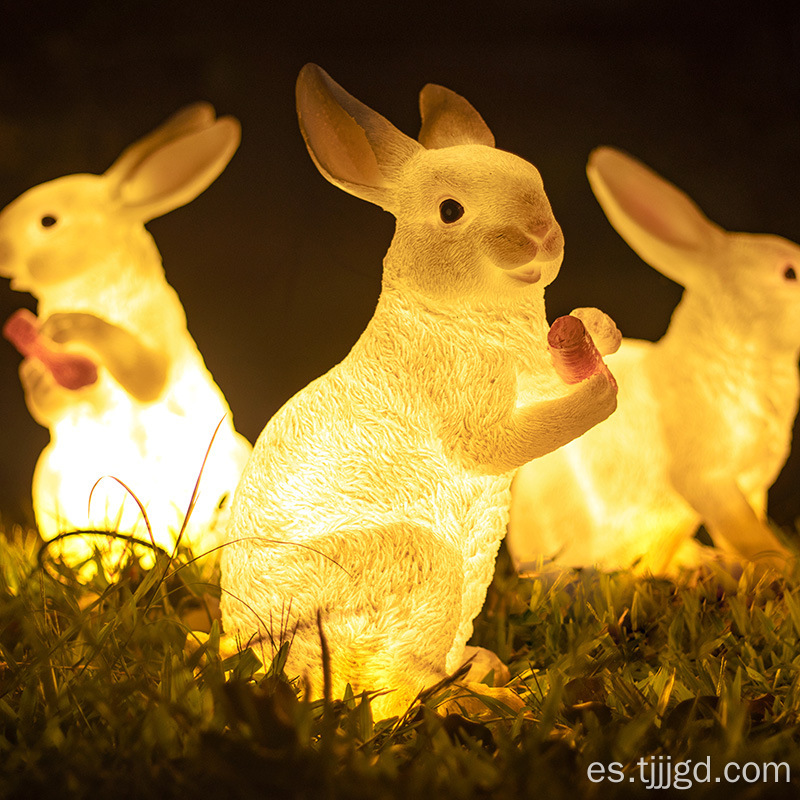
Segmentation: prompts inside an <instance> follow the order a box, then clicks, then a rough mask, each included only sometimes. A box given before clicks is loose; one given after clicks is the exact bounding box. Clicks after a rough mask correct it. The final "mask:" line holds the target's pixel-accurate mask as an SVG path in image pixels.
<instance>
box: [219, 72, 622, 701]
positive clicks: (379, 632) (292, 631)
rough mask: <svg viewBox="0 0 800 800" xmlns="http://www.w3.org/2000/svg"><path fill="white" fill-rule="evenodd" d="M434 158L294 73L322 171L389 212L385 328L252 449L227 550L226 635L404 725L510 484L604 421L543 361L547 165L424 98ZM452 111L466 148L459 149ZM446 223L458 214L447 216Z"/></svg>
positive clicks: (439, 97) (442, 648)
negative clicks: (275, 651) (257, 642)
mask: <svg viewBox="0 0 800 800" xmlns="http://www.w3.org/2000/svg"><path fill="white" fill-rule="evenodd" d="M421 108H422V115H423V129H422V134H421V137H420V138H421V142H422V143H423V145H424V146H422V145H420V144H418V143H417V142H415V141H414V140H412V139H410V138H408V137H406V136H404V135H403V134H401V133H400V132H399V131H398V130H397V129H396V128H394V127H393V126H391V125H390V123H388V122H387V121H386V120H385V119H384V118H383V117H380V116H379V115H377V114H376V113H375V112H372V111H371V110H369V109H368V108H367V107H366V106H363V105H362V104H360V103H359V102H358V101H356V100H355V99H354V98H352V97H351V96H350V95H348V94H347V93H345V92H344V91H343V90H342V89H341V87H339V86H338V85H337V84H335V83H334V82H333V81H332V80H331V79H330V78H329V77H328V76H327V75H326V74H325V73H324V72H322V71H321V70H319V68H317V67H314V66H313V65H309V66H307V67H306V68H304V70H303V71H302V72H301V75H300V78H299V80H298V109H299V116H300V122H301V126H302V128H303V132H304V135H305V138H306V142H307V144H308V147H309V151H310V152H311V155H312V157H313V158H314V160H315V162H316V163H317V166H318V167H319V169H320V171H321V172H322V173H323V175H324V176H325V177H326V178H328V179H329V180H330V181H331V182H333V183H334V184H336V185H338V186H340V187H341V188H344V189H346V190H347V191H350V192H351V193H353V194H356V195H357V196H360V197H363V198H365V199H369V200H372V201H373V202H376V203H379V204H380V205H382V206H383V207H385V208H387V209H388V210H391V211H392V213H394V215H395V216H396V217H397V229H396V233H395V237H394V239H393V241H392V245H391V247H390V250H389V252H388V254H387V256H386V259H385V262H384V276H383V288H382V293H381V297H380V300H379V302H378V306H377V309H376V311H375V315H374V317H373V318H372V320H371V321H370V323H369V325H368V326H367V328H366V330H365V332H364V333H363V335H362V336H361V338H360V339H359V341H358V342H357V343H356V344H355V346H354V347H353V349H352V351H351V352H350V353H349V355H348V356H347V357H346V358H345V359H344V361H342V362H341V363H340V364H339V365H338V366H336V367H334V368H333V369H332V370H331V371H330V372H328V373H327V374H325V375H323V376H322V377H321V378H319V379H317V380H316V381H314V382H313V383H311V384H310V385H309V386H308V387H306V389H304V390H303V391H301V392H300V393H298V394H297V395H295V396H294V397H293V398H292V399H291V400H290V401H289V402H288V403H287V404H286V405H285V406H284V407H283V408H282V409H281V410H280V411H279V412H278V413H277V414H276V415H275V417H273V419H272V420H271V421H270V422H269V424H268V425H267V427H266V428H265V429H264V431H263V432H262V434H261V436H260V437H259V439H258V441H257V443H256V446H255V448H254V451H253V455H252V457H251V459H250V461H249V462H248V465H247V467H246V469H245V472H244V475H243V478H242V481H241V483H240V484H239V487H238V489H237V493H236V497H235V500H234V507H233V511H232V520H231V526H230V531H229V544H228V546H227V547H226V548H225V549H224V551H223V564H222V567H223V578H222V588H223V597H222V612H223V622H224V626H225V629H226V632H227V633H228V634H234V635H236V636H238V637H239V638H240V639H241V640H242V641H243V642H248V641H252V638H251V637H261V639H262V641H263V642H264V645H265V647H266V654H267V655H270V648H271V647H273V646H275V645H277V644H278V643H279V642H280V641H281V640H283V641H289V640H291V642H292V643H291V647H290V649H289V661H288V663H287V672H288V673H289V674H290V675H297V674H306V675H307V676H308V679H309V680H310V683H311V687H312V690H313V691H314V693H315V694H317V695H319V694H320V693H321V691H322V682H323V681H322V669H321V664H322V650H321V644H320V638H319V633H318V629H317V614H318V613H319V614H320V619H321V624H322V628H323V631H324V634H325V638H326V640H327V642H328V646H329V648H330V667H331V675H332V679H333V690H334V693H341V692H342V691H343V690H344V687H345V685H346V684H347V683H350V684H351V685H352V686H353V688H354V689H355V690H356V691H359V690H362V689H369V690H377V689H382V688H386V689H392V690H393V691H392V693H391V694H390V695H387V696H385V697H381V698H379V699H378V700H377V701H376V704H375V706H374V709H375V711H376V713H377V714H389V713H399V712H400V711H402V710H403V709H404V708H405V707H406V706H407V704H408V703H409V702H410V701H411V700H412V699H413V697H414V696H415V695H416V694H417V692H418V691H419V690H420V689H422V688H424V687H425V686H427V685H430V684H431V683H433V682H435V681H436V680H437V679H439V678H441V677H443V676H444V674H445V673H446V672H448V671H452V670H453V669H455V668H456V667H458V665H459V664H460V663H461V661H462V660H463V658H464V646H465V643H466V641H467V639H468V638H469V636H470V634H471V631H472V620H473V618H474V617H475V615H476V614H477V613H478V611H479V610H480V607H481V605H482V603H483V601H484V598H485V593H486V589H487V587H488V584H489V582H490V580H491V576H492V572H493V568H494V558H495V555H496V552H497V548H498V546H499V543H500V541H501V539H502V537H503V535H504V532H505V525H506V518H507V504H508V502H509V486H510V481H511V475H512V473H513V470H514V469H515V468H516V467H518V466H519V465H520V464H522V463H524V462H525V461H527V460H528V459H530V458H535V457H537V456H539V455H541V454H542V453H545V452H548V451H549V450H551V449H552V448H554V447H558V446H559V445H561V444H563V443H565V442H567V441H569V440H570V439H572V438H573V437H575V436H577V435H580V433H582V432H583V431H584V430H586V428H588V427H590V426H591V425H593V424H595V423H596V422H598V421H599V420H601V419H603V418H605V417H606V416H607V415H608V414H609V413H611V411H612V410H613V408H614V397H615V389H614V386H613V383H612V382H611V381H610V380H609V379H608V378H607V377H606V376H605V375H595V376H593V377H591V378H589V379H587V380H586V381H584V382H582V383H581V384H578V385H577V386H575V387H573V388H572V389H569V388H568V387H566V386H565V385H564V384H563V383H561V381H560V380H559V379H558V377H557V376H556V374H555V372H554V370H553V367H552V365H551V363H550V360H549V356H548V354H547V351H546V334H547V323H546V320H545V314H544V295H543V290H544V286H545V285H546V284H547V283H549V282H550V281H551V280H552V279H553V278H554V277H555V275H556V273H557V271H558V267H559V265H560V262H561V258H562V251H563V240H562V237H561V231H560V229H559V227H558V225H557V223H556V222H555V220H554V219H553V217H552V212H551V210H550V207H549V203H548V202H547V199H546V197H545V195H544V192H543V190H542V184H541V179H540V177H539V175H538V172H537V171H536V170H535V169H534V168H533V167H532V166H531V165H530V164H528V163H527V162H525V161H523V160H522V159H519V158H517V157H516V156H512V155H511V154H509V153H504V152H502V151H497V150H495V149H494V147H493V139H492V138H491V134H490V133H489V131H488V129H487V128H486V126H485V124H484V123H483V121H482V120H481V119H480V117H479V116H478V115H477V113H476V112H475V111H474V110H473V109H472V107H471V106H469V104H468V103H466V101H465V100H463V98H460V97H459V96H458V95H454V94H453V93H451V92H448V91H447V90H445V89H442V88H441V87H435V86H427V87H426V88H425V89H424V90H423V92H422V95H421ZM456 119H459V120H460V121H461V122H462V123H464V124H466V125H467V127H468V128H469V134H468V135H467V134H463V132H462V134H461V135H459V136H458V137H456V138H452V137H451V136H450V135H449V132H450V131H454V130H456V129H459V130H462V129H463V126H462V127H459V126H457V125H454V124H453V125H451V124H450V123H454V122H455V121H456ZM452 217H456V218H455V219H451V218H452Z"/></svg>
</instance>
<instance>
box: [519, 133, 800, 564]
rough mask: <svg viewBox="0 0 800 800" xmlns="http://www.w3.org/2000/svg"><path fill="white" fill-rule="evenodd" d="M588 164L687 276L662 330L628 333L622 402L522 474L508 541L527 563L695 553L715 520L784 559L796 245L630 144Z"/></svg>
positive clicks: (755, 555)
mask: <svg viewBox="0 0 800 800" xmlns="http://www.w3.org/2000/svg"><path fill="white" fill-rule="evenodd" d="M589 176H590V178H591V180H592V186H593V188H594V190H595V194H596V195H597V197H598V199H599V201H600V203H601V205H602V206H603V208H604V210H605V211H606V214H607V215H608V217H609V219H610V221H611V222H612V224H613V225H614V227H615V228H616V229H617V230H618V232H619V233H620V234H621V235H622V236H623V237H624V238H625V239H626V240H627V241H628V243H629V244H630V245H631V246H632V247H633V248H634V249H635V250H636V251H637V252H638V253H639V254H640V255H641V256H642V258H643V259H645V260H646V261H648V262H649V263H650V264H651V265H652V266H653V267H655V268H656V269H658V270H660V271H661V272H663V273H664V274H665V275H667V276H668V277H670V278H672V279H673V280H676V281H678V282H680V283H681V284H682V285H683V286H685V287H686V290H685V292H684V295H683V298H682V300H681V302H680V304H679V306H678V307H677V309H676V310H675V313H674V314H673V317H672V321H671V322H670V326H669V329H668V331H667V333H666V335H665V336H664V337H663V338H662V339H661V340H660V341H658V342H656V343H652V342H644V341H637V340H630V339H624V340H623V342H622V346H621V347H620V350H619V352H617V353H616V354H614V355H612V356H610V357H609V358H608V366H609V368H610V369H611V370H612V372H613V374H614V376H615V377H616V379H617V381H618V382H619V398H618V403H619V407H618V411H617V412H616V413H615V414H614V415H613V416H612V417H611V418H610V419H609V420H607V421H606V422H604V423H603V424H602V425H598V426H597V427H596V428H594V429H593V430H591V431H589V432H588V433H587V434H586V435H585V436H583V437H581V438H580V439H579V440H576V441H575V442H572V443H571V444H570V445H568V446H567V447H565V448H563V449H562V450H560V451H558V452H557V453H553V454H551V455H548V456H546V457H545V458H542V459H539V460H537V461H534V462H531V463H530V464H528V465H526V466H525V467H523V468H522V469H521V470H520V472H519V473H518V475H517V476H516V479H515V483H514V489H513V504H512V510H511V524H510V528H509V537H508V545H509V549H510V550H511V552H512V554H513V556H514V557H515V560H516V561H517V563H518V565H519V566H520V567H521V568H522V569H525V568H527V567H528V566H530V565H533V563H534V562H535V561H536V560H537V559H541V558H542V557H545V558H550V557H553V558H555V559H556V561H558V562H559V563H562V564H565V565H573V566H582V565H586V566H588V565H592V564H597V565H601V566H603V567H605V568H609V569H615V568H625V567H629V566H632V565H638V566H639V568H640V569H643V570H651V571H653V572H656V573H658V572H671V571H673V570H675V569H676V568H677V567H679V566H681V565H685V566H694V565H696V564H697V563H698V562H699V561H700V560H702V559H703V558H707V557H709V553H710V551H708V550H707V549H706V548H701V546H700V545H698V544H697V543H696V542H695V541H694V540H693V539H692V538H691V537H692V535H693V534H694V533H695V532H696V531H697V529H698V527H699V526H700V524H701V523H702V524H704V525H705V526H706V528H707V529H708V531H709V533H710V534H711V536H712V537H713V539H714V542H715V544H716V545H717V546H718V547H720V548H722V549H723V550H724V551H726V552H727V553H729V554H732V555H733V556H734V557H736V558H745V559H757V560H763V561H767V562H769V563H772V564H773V565H777V566H780V565H781V564H782V563H783V561H784V559H785V557H786V556H787V553H786V551H785V548H784V546H783V545H781V544H780V543H779V542H778V540H777V539H776V537H775V536H774V534H773V533H772V531H771V530H770V528H769V526H768V525H767V523H766V522H765V511H766V499H767V490H768V489H769V487H770V486H771V485H772V483H773V481H774V480H775V478H776V477H777V475H778V472H779V471H780V469H781V467H782V466H783V464H784V462H785V460H786V458H787V456H788V454H789V447H790V441H791V431H792V423H793V420H794V418H795V415H796V413H797V401H798V371H797V360H798V350H800V284H798V281H797V273H798V272H800V248H798V246H797V245H795V244H793V243H792V242H789V241H787V240H785V239H781V238H779V237H777V236H765V235H754V234H743V233H728V232H726V231H723V230H722V229H721V228H719V227H718V226H717V225H715V224H714V223H712V222H710V221H709V220H708V219H706V218H705V217H704V216H703V215H702V213H701V212H700V211H699V209H698V208H697V206H695V204H694V203H693V202H692V201H691V200H690V199H689V198H688V197H686V196H685V195H684V194H683V193H682V192H680V191H679V190H678V189H676V188H675V187H674V186H672V185H671V184H669V183H667V182H666V181H665V180H663V179H662V178H660V177H659V176H657V175H656V174H655V173H653V172H652V171H650V170H649V169H648V168H646V167H645V166H644V165H642V164H639V163H638V162H637V161H635V160H634V159H632V158H631V157H629V156H627V155H625V154H623V153H620V152H618V151H615V150H611V149H610V148H602V149H601V150H598V151H596V152H595V153H594V154H593V156H592V158H591V159H590V162H589Z"/></svg>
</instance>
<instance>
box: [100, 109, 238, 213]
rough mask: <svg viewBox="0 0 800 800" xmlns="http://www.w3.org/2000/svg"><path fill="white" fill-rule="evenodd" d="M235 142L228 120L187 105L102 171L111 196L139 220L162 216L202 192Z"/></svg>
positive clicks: (233, 122)
mask: <svg viewBox="0 0 800 800" xmlns="http://www.w3.org/2000/svg"><path fill="white" fill-rule="evenodd" d="M240 139H241V126H240V125H239V122H238V121H237V120H236V119H234V118H233V117H221V118H220V119H215V114H214V109H213V107H212V106H211V105H209V104H208V103H196V104H194V105H191V106H188V107H186V108H184V109H182V110H180V111H178V113H177V114H174V115H173V116H172V117H170V118H169V119H168V120H167V121H166V122H165V123H163V125H160V126H159V127H158V128H156V129H155V130H154V131H153V132H152V133H150V134H148V135H147V136H145V137H144V138H142V139H140V140H139V141H138V142H135V143H134V144H132V145H131V146H130V147H128V148H127V149H126V150H125V151H124V152H123V153H122V155H121V156H120V157H119V158H118V159H117V160H116V161H115V162H114V163H113V164H112V165H111V167H109V169H108V170H106V177H107V178H108V179H109V181H110V182H111V194H112V197H114V199H116V200H117V201H119V202H120V204H121V205H122V206H123V207H124V208H126V209H128V210H130V211H133V212H134V213H135V214H136V215H137V216H138V217H139V218H140V219H142V220H143V221H147V220H149V219H153V218H154V217H158V216H160V215H161V214H166V213H167V212H168V211H172V210H173V209H174V208H179V207H180V206H182V205H185V204H186V203H188V202H189V201H190V200H194V198H195V197H197V195H199V194H200V193H201V192H203V191H204V190H205V189H207V188H208V186H209V185H210V184H211V183H212V182H213V181H214V179H215V178H217V177H218V176H219V174H220V173H221V172H222V170H223V169H225V167H226V166H227V164H228V162H229V161H230V160H231V157H232V156H233V154H234V153H235V152H236V148H237V147H238V146H239V141H240Z"/></svg>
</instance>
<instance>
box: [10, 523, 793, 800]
mask: <svg viewBox="0 0 800 800" xmlns="http://www.w3.org/2000/svg"><path fill="white" fill-rule="evenodd" d="M39 547H40V543H39V542H38V540H37V538H36V537H35V536H34V535H33V534H30V533H25V532H23V531H21V530H19V529H15V530H14V531H12V532H7V533H5V534H3V533H0V798H32V797H36V798H38V797H58V798H84V797H85V798H101V797H116V798H125V797H151V798H156V797H167V798H169V797H176V798H177V797H181V798H183V797H193V796H194V797H196V796H202V797H205V798H211V797H220V798H250V797H253V798H256V797H258V798H270V797H291V798H294V797H296V798H315V800H316V799H317V798H329V797H342V798H383V797H386V798H394V797H397V798H409V797H411V798H415V797H418V798H451V797H452V798H459V797H492V798H495V797H496V798H509V800H510V799H511V798H514V800H518V799H519V798H528V797H531V798H547V800H550V799H551V798H553V799H555V800H557V799H558V798H562V797H563V798H576V797H590V798H591V797H598V798H614V797H636V796H641V797H644V796H652V794H653V792H654V791H655V790H654V789H653V788H651V789H647V788H646V785H645V783H646V782H647V780H649V774H648V773H647V772H645V775H644V777H645V779H646V780H645V783H643V782H642V780H641V778H642V775H641V768H640V767H638V766H637V762H638V761H639V760H640V759H645V762H647V763H649V762H648V759H650V758H651V757H652V758H653V759H654V760H655V761H656V762H657V761H658V759H659V757H661V761H662V763H666V762H667V760H668V759H667V757H669V760H671V762H672V763H673V764H675V763H677V762H681V761H686V760H689V759H691V765H690V766H691V767H692V768H694V766H695V765H696V764H697V763H698V762H700V763H701V764H710V766H711V775H710V778H711V779H710V781H709V782H698V783H695V784H694V785H693V786H692V787H691V789H690V790H689V791H688V792H677V794H682V795H688V796H691V797H723V796H724V797H727V798H730V797H770V796H775V797H791V796H795V795H796V793H797V792H798V788H799V787H800V747H798V744H799V743H800V727H798V723H800V677H799V676H800V671H798V666H800V599H799V598H798V597H797V596H796V595H795V594H793V593H792V591H793V588H794V586H795V585H796V582H797V581H796V577H795V578H793V579H789V580H786V581H780V582H778V581H774V580H770V579H766V578H763V577H762V578H758V577H757V576H755V575H753V574H752V573H749V572H746V573H745V575H744V576H743V577H742V578H741V579H740V580H739V581H738V582H735V581H732V580H727V581H726V580H723V579H722V576H720V575H714V574H711V573H704V574H702V575H700V576H697V577H696V578H695V579H694V580H693V581H692V582H691V583H687V584H686V585H680V586H678V585H676V584H674V583H672V582H669V581H666V580H653V579H651V580H646V579H641V578H638V579H637V578H634V577H632V576H630V575H628V574H625V573H619V574H614V575H607V574H599V573H586V574H579V575H576V574H571V575H561V576H558V577H555V578H552V579H550V580H548V581H546V582H545V581H532V580H522V579H519V578H517V577H516V576H514V575H513V574H511V571H510V569H509V564H508V559H507V558H506V556H505V555H504V554H503V553H501V557H500V560H499V562H498V570H497V575H496V577H495V581H494V583H493V584H492V587H491V588H490V591H489V597H488V599H487V603H486V607H485V608H484V611H483V612H482V614H481V616H480V617H479V618H478V620H477V621H476V627H475V637H474V639H473V643H476V644H480V645H483V646H486V647H489V648H491V649H493V650H494V651H495V652H497V653H498V654H499V655H500V656H501V658H502V659H503V660H504V661H506V663H508V664H510V666H511V670H512V674H513V675H514V680H513V682H512V685H513V686H514V687H515V688H516V690H517V691H518V692H519V694H520V695H521V696H522V697H523V698H524V700H525V703H526V705H525V708H524V709H523V711H521V712H519V713H514V712H513V711H511V710H510V709H508V708H506V707H505V706H503V705H502V704H500V703H497V702H493V701H492V700H491V699H488V700H487V701H486V704H485V705H483V706H482V712H481V713H478V712H477V710H476V709H475V708H473V707H471V708H470V711H469V712H467V711H466V710H462V713H458V709H457V707H456V706H454V705H453V704H454V703H457V702H458V697H459V696H461V697H464V692H463V691H461V690H459V689H458V687H457V686H455V685H447V686H443V687H440V688H439V689H438V690H437V691H433V692H430V693H428V694H427V696H426V697H425V699H424V701H423V702H422V703H421V704H419V705H418V706H417V707H415V708H413V709H411V710H410V711H409V713H408V714H407V715H406V716H405V717H404V718H402V719H399V720H389V721H382V722H379V723H377V724H375V723H374V722H373V720H372V717H371V714H370V710H369V700H368V698H364V697H353V696H349V697H345V698H339V699H337V700H334V702H332V703H330V704H325V703H323V702H309V701H308V700H306V699H305V698H304V697H303V694H302V691H300V689H299V688H298V687H296V686H295V685H293V684H291V683H289V682H288V681H287V679H286V677H285V676H283V675H282V674H281V673H280V667H279V663H278V664H276V665H275V666H274V668H270V665H267V667H268V668H267V670H266V671H265V670H264V669H263V667H262V666H261V665H260V664H259V662H258V661H257V660H256V659H255V657H254V656H253V655H252V654H250V653H249V652H248V653H244V654H240V655H237V656H234V657H233V658H229V659H227V660H222V659H221V658H220V656H219V652H218V627H217V623H214V624H213V625H211V626H210V627H211V636H210V638H209V640H208V642H207V644H206V645H205V646H203V647H201V648H200V649H199V650H197V651H196V652H194V653H192V654H189V652H188V650H187V649H186V648H185V646H184V645H185V642H186V637H187V632H188V630H189V629H190V628H197V627H201V626H202V625H203V624H204V623H205V625H206V627H209V623H211V621H212V620H213V619H214V617H215V608H216V603H217V599H218V596H219V587H218V580H217V574H216V571H215V567H214V565H213V564H204V565H200V564H198V563H197V562H192V561H191V559H190V556H189V554H188V553H180V554H179V555H178V557H177V558H176V559H175V560H170V559H168V558H166V557H165V556H160V557H159V560H158V561H157V563H156V565H155V567H154V568H153V569H151V570H149V571H144V570H142V569H141V568H139V567H137V566H136V565H135V564H128V565H127V566H126V567H125V568H124V569H122V570H121V571H120V573H119V574H118V575H117V576H116V577H115V578H114V579H113V580H108V579H106V578H104V577H102V575H101V576H99V577H95V578H93V579H91V580H89V581H87V582H85V583H84V584H82V583H80V582H79V581H77V579H76V576H75V575H74V573H72V572H71V571H70V570H69V569H67V568H65V567H63V566H59V565H58V564H56V563H55V562H53V561H52V559H50V558H49V557H48V555H47V552H46V551H45V553H44V554H43V557H42V558H41V559H39V558H37V553H38V548H39ZM723 587H725V588H723ZM278 661H280V660H278ZM448 700H449V702H450V705H449V706H448V711H447V712H445V711H444V710H443V709H444V706H443V703H444V702H445V701H448ZM594 762H598V763H600V764H603V765H605V766H606V767H608V765H610V764H612V763H617V764H619V765H620V767H619V768H620V770H624V776H623V772H619V773H613V774H612V775H611V777H613V778H615V779H617V778H619V777H621V776H622V780H621V782H619V783H612V782H611V781H610V780H608V779H606V780H603V781H602V782H599V783H593V782H592V781H590V780H589V778H588V777H587V770H588V769H589V766H590V765H591V764H592V763H594ZM729 762H736V763H737V764H739V765H744V764H745V763H747V762H752V763H753V764H754V765H762V764H764V763H767V762H776V763H778V762H785V763H786V764H788V765H789V769H790V770H791V785H790V786H787V785H786V784H785V783H783V782H782V783H778V784H776V783H774V782H763V781H757V782H754V783H752V784H751V783H747V782H746V781H744V780H739V782H738V783H735V784H727V783H725V782H724V780H723V781H721V782H719V783H717V782H716V780H715V778H716V777H719V776H721V775H722V770H723V768H724V767H725V765H726V764H727V763H729ZM595 769H599V768H597V767H595ZM594 774H595V775H597V774H598V773H594ZM754 775H755V767H750V768H749V773H748V777H750V778H752V777H753V776H754ZM699 777H700V778H704V777H705V774H704V772H703V771H702V770H701V772H700V773H699ZM781 777H782V778H785V774H782V776H781ZM631 778H634V780H633V781H631V780H630V779H631ZM684 785H685V784H684ZM656 794H657V793H656ZM661 794H664V792H661Z"/></svg>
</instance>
